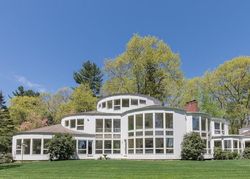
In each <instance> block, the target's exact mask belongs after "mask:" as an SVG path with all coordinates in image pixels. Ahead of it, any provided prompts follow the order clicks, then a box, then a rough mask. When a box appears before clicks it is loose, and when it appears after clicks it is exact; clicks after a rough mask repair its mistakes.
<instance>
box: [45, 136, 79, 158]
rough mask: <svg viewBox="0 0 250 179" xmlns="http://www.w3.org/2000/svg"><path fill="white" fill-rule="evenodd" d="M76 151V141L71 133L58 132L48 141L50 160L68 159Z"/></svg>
mask: <svg viewBox="0 0 250 179" xmlns="http://www.w3.org/2000/svg"><path fill="white" fill-rule="evenodd" d="M74 151H75V145H74V141H73V138H72V136H71V135H69V134H56V135H55V136H54V137H53V138H52V140H51V141H50V142H49V143H48V152H49V157H50V160H68V159H70V158H72V157H73V155H74Z"/></svg>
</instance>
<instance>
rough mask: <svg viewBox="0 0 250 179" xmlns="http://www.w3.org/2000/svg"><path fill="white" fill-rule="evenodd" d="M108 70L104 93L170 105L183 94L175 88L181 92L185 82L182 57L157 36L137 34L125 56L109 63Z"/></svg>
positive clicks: (108, 61)
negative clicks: (141, 96)
mask: <svg viewBox="0 0 250 179" xmlns="http://www.w3.org/2000/svg"><path fill="white" fill-rule="evenodd" d="M105 71H106V73H107V76H108V80H107V81H106V82H105V84H104V86H103V93H104V94H113V93H140V94H145V95H149V96H153V97H156V98H158V99H160V100H165V101H166V102H167V103H169V104H171V102H173V101H177V97H178V95H179V94H177V93H178V90H172V89H179V88H180V87H181V86H182V82H183V75H182V72H181V70H180V59H179V56H178V55H177V54H175V53H173V52H172V51H171V49H170V47H169V46H168V45H167V44H165V43H164V42H163V41H161V40H159V39H157V38H156V37H153V36H146V37H141V36H139V35H134V36H133V37H132V38H131V39H130V41H129V42H128V44H127V48H126V51H125V52H124V53H122V54H121V55H119V56H118V57H116V58H115V59H109V60H107V61H106V62H105ZM175 103H178V102H175ZM175 105H176V104H175Z"/></svg>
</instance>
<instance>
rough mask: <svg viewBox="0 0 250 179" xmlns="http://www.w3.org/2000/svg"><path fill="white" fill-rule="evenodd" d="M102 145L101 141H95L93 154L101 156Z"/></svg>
mask: <svg viewBox="0 0 250 179" xmlns="http://www.w3.org/2000/svg"><path fill="white" fill-rule="evenodd" d="M102 144H103V141H102V140H96V141H95V148H96V150H95V153H96V154H102V153H103V152H102Z"/></svg>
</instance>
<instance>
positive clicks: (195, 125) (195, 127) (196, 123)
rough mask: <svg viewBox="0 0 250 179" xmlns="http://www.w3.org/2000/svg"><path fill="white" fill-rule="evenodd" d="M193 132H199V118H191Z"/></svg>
mask: <svg viewBox="0 0 250 179" xmlns="http://www.w3.org/2000/svg"><path fill="white" fill-rule="evenodd" d="M193 130H195V131H198V130H200V121H199V117H193Z"/></svg>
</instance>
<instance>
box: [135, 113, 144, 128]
mask: <svg viewBox="0 0 250 179" xmlns="http://www.w3.org/2000/svg"><path fill="white" fill-rule="evenodd" d="M142 126H143V121H142V114H136V129H142Z"/></svg>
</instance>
